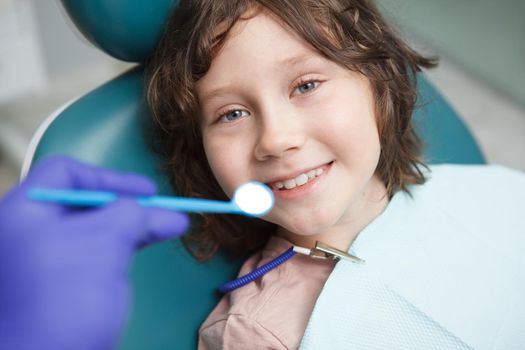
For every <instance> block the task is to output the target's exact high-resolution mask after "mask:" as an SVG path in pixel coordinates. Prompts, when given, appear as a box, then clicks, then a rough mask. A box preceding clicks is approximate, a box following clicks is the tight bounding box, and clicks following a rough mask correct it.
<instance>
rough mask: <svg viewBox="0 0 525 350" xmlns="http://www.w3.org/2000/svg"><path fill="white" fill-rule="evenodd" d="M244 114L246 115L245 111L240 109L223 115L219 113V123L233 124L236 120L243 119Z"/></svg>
mask: <svg viewBox="0 0 525 350" xmlns="http://www.w3.org/2000/svg"><path fill="white" fill-rule="evenodd" d="M246 114H247V112H246V111H243V110H240V109H232V110H229V111H226V112H224V113H221V114H220V115H219V121H225V122H234V121H236V120H237V119H240V118H241V117H244V116H245V115H246Z"/></svg>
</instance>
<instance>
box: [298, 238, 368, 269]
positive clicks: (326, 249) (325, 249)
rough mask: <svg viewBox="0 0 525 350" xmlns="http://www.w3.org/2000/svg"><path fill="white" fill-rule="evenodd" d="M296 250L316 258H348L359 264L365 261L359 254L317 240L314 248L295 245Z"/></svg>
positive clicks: (337, 259) (336, 259)
mask: <svg viewBox="0 0 525 350" xmlns="http://www.w3.org/2000/svg"><path fill="white" fill-rule="evenodd" d="M293 250H294V252H296V253H299V254H303V255H308V256H310V257H312V258H315V259H332V260H335V261H339V260H341V259H343V260H347V261H350V262H353V263H358V264H364V263H365V261H364V260H363V259H360V258H358V257H357V256H354V255H351V254H348V253H346V252H344V251H342V250H339V249H336V248H333V247H330V246H329V245H327V244H324V243H322V242H319V241H316V242H315V247H314V248H311V249H310V248H303V247H297V246H294V247H293Z"/></svg>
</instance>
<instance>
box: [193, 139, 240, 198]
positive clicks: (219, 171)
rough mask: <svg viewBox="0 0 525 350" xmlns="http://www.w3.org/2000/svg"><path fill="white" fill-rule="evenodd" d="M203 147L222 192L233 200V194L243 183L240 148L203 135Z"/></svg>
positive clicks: (228, 141)
mask: <svg viewBox="0 0 525 350" xmlns="http://www.w3.org/2000/svg"><path fill="white" fill-rule="evenodd" d="M203 145H204V151H205V153H206V157H207V159H208V164H209V165H210V168H211V170H212V172H213V175H214V176H215V179H216V180H217V182H218V183H219V185H220V186H221V188H222V190H223V191H224V193H226V195H227V196H228V197H230V198H231V196H232V195H233V192H234V191H235V189H236V188H237V186H239V185H240V184H241V183H243V182H244V181H243V174H244V173H245V171H243V168H244V167H243V162H242V159H243V158H242V156H241V155H240V154H239V147H235V145H232V143H231V140H224V139H222V138H219V137H211V136H209V135H208V136H206V135H203Z"/></svg>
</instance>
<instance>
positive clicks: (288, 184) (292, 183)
mask: <svg viewBox="0 0 525 350" xmlns="http://www.w3.org/2000/svg"><path fill="white" fill-rule="evenodd" d="M295 186H297V185H296V184H295V180H294V179H291V180H286V181H284V187H285V188H286V189H287V190H290V189H292V188H294V187H295Z"/></svg>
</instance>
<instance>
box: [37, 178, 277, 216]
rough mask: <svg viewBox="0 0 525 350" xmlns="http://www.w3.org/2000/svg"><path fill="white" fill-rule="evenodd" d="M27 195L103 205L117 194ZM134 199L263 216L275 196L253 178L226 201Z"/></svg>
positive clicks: (171, 206) (148, 203)
mask: <svg viewBox="0 0 525 350" xmlns="http://www.w3.org/2000/svg"><path fill="white" fill-rule="evenodd" d="M27 195H28V197H29V198H30V199H33V200H37V201H44V202H53V203H59V204H64V205H69V206H84V207H86V206H87V207H92V206H102V205H105V204H108V203H111V202H113V201H115V200H116V199H117V198H118V197H119V195H118V194H116V193H113V192H103V191H84V190H65V189H49V188H32V189H30V190H29V191H28V193H27ZM137 202H138V203H139V204H140V205H143V206H146V207H158V208H164V209H172V210H178V211H184V212H200V213H225V214H243V215H247V216H263V215H265V214H267V213H268V212H269V211H270V210H271V209H272V208H273V205H274V196H273V193H272V191H271V190H270V189H269V188H268V187H267V186H266V185H264V184H263V183H260V182H257V181H252V182H247V183H244V184H242V185H241V186H239V187H238V188H237V190H236V191H235V193H234V195H233V198H232V200H231V201H229V202H226V201H217V200H209V199H198V198H186V197H173V196H151V197H137Z"/></svg>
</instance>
